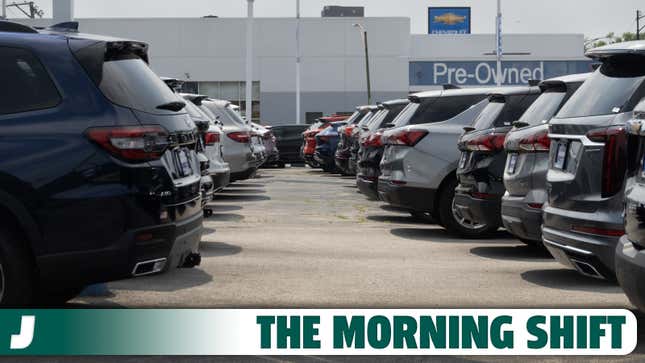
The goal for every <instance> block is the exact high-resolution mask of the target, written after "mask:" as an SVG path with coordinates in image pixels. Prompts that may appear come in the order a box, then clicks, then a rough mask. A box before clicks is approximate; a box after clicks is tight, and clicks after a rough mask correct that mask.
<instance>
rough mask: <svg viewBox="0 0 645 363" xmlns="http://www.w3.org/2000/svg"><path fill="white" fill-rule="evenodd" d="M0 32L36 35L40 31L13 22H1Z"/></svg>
mask: <svg viewBox="0 0 645 363" xmlns="http://www.w3.org/2000/svg"><path fill="white" fill-rule="evenodd" d="M0 32H6V33H30V34H36V33H38V30H36V29H34V28H32V27H30V26H27V25H23V24H19V23H14V22H12V21H6V20H0Z"/></svg>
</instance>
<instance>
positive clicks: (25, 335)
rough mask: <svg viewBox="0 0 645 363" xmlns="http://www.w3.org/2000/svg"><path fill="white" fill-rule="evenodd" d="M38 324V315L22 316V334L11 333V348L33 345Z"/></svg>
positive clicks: (23, 347)
mask: <svg viewBox="0 0 645 363" xmlns="http://www.w3.org/2000/svg"><path fill="white" fill-rule="evenodd" d="M35 325H36V317H35V316H31V315H26V316H23V317H22V321H21V323H20V334H17V335H16V334H14V335H11V349H12V350H14V349H25V348H27V347H28V346H30V345H31V342H32V340H34V326H35Z"/></svg>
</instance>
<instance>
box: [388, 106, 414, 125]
mask: <svg viewBox="0 0 645 363" xmlns="http://www.w3.org/2000/svg"><path fill="white" fill-rule="evenodd" d="M418 108H419V104H418V103H415V102H412V103H410V104H409V105H408V106H407V107H406V108H405V109H404V110H403V111H401V113H400V114H399V115H398V116H397V117H396V118H395V119H394V121H392V123H393V124H394V127H401V126H405V125H407V124H408V123H409V122H410V119H411V118H412V116H413V115H414V114H415V113H416V112H417V109H418Z"/></svg>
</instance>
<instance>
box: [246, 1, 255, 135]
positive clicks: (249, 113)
mask: <svg viewBox="0 0 645 363" xmlns="http://www.w3.org/2000/svg"><path fill="white" fill-rule="evenodd" d="M254 1H255V0H247V19H246V111H245V112H244V116H245V117H246V121H247V122H251V120H252V118H253V2H254Z"/></svg>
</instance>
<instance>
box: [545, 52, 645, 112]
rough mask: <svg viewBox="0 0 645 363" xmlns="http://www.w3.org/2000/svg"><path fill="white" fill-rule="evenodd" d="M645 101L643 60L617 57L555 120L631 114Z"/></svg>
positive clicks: (589, 81) (600, 69) (588, 83)
mask: <svg viewBox="0 0 645 363" xmlns="http://www.w3.org/2000/svg"><path fill="white" fill-rule="evenodd" d="M643 97H645V57H643V56H636V55H633V56H616V57H613V58H610V59H609V60H608V61H606V62H604V63H603V64H602V66H601V67H600V68H599V69H598V70H597V71H596V72H595V73H594V74H593V75H592V76H591V78H589V79H588V80H587V81H586V82H585V83H584V84H583V85H582V86H581V87H580V89H579V90H578V92H576V93H575V94H574V95H573V96H572V97H571V99H570V100H569V101H568V102H567V103H566V104H565V105H564V106H563V107H562V109H561V110H560V112H559V113H558V115H557V116H556V117H557V118H573V117H586V116H599V115H610V114H617V113H623V112H631V111H633V110H634V107H635V106H636V104H637V103H638V101H640V100H641V99H642V98H643Z"/></svg>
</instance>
